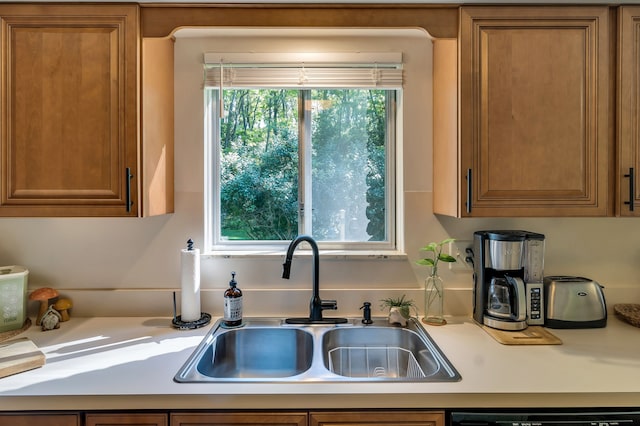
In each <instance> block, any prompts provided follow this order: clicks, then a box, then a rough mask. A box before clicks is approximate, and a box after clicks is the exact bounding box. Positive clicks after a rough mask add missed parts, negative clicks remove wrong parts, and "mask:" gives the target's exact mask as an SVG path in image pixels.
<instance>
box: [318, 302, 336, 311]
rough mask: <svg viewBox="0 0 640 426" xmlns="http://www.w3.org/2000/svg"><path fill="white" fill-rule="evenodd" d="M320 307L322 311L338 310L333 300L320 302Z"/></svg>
mask: <svg viewBox="0 0 640 426" xmlns="http://www.w3.org/2000/svg"><path fill="white" fill-rule="evenodd" d="M320 307H321V308H322V309H323V310H324V309H333V310H335V309H338V302H336V301H335V300H322V301H321V302H320Z"/></svg>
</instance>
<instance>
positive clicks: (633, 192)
mask: <svg viewBox="0 0 640 426" xmlns="http://www.w3.org/2000/svg"><path fill="white" fill-rule="evenodd" d="M624 177H628V178H629V201H625V202H624V203H625V204H626V205H628V206H629V211H630V212H632V211H633V209H634V205H633V204H634V198H635V196H636V188H635V186H636V179H635V176H634V172H633V167H629V174H626V175H624Z"/></svg>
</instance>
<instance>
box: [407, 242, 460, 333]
mask: <svg viewBox="0 0 640 426" xmlns="http://www.w3.org/2000/svg"><path fill="white" fill-rule="evenodd" d="M454 241H455V239H453V238H447V239H445V240H442V241H440V242H439V243H435V242H433V243H429V244H427V245H426V246H424V247H422V248H421V249H420V250H421V251H424V252H426V253H427V254H426V256H425V258H424V259H420V260H418V261H417V262H416V263H417V264H418V265H422V266H429V267H430V268H431V271H430V273H429V276H428V277H427V278H426V279H425V282H424V317H423V318H422V322H424V323H425V324H432V325H444V324H446V323H447V320H445V319H444V285H443V282H442V278H440V275H438V262H440V261H442V262H447V263H452V262H455V261H456V258H455V257H453V256H450V255H448V254H446V253H442V249H443V248H444V247H445V246H446V245H448V244H449V243H452V242H454Z"/></svg>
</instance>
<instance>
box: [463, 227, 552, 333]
mask: <svg viewBox="0 0 640 426" xmlns="http://www.w3.org/2000/svg"><path fill="white" fill-rule="evenodd" d="M473 265H474V266H473V267H474V273H473V279H474V296H473V318H474V319H475V320H476V321H477V322H478V323H480V324H484V325H486V326H488V327H492V328H497V329H500V330H510V331H517V330H523V329H525V328H527V326H528V324H542V323H543V321H544V309H543V306H542V304H543V303H544V298H543V295H542V291H543V288H544V287H543V284H542V283H543V265H544V235H542V234H537V233H534V232H528V231H476V232H475V233H474V234H473Z"/></svg>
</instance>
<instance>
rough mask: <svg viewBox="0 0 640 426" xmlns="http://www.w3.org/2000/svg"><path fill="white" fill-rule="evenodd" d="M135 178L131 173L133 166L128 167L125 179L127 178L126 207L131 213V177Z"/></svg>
mask: <svg viewBox="0 0 640 426" xmlns="http://www.w3.org/2000/svg"><path fill="white" fill-rule="evenodd" d="M132 178H133V175H132V174H131V168H130V167H127V169H126V176H125V180H126V200H125V202H126V208H127V213H129V212H130V211H131V206H133V201H131V179H132Z"/></svg>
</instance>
